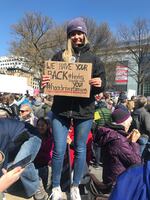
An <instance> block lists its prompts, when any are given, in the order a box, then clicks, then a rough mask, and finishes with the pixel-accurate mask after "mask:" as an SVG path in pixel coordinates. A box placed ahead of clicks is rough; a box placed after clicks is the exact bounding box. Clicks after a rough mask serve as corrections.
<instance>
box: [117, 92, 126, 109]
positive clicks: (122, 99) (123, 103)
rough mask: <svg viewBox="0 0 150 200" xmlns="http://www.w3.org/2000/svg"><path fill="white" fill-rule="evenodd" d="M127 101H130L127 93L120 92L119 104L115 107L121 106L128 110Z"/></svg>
mask: <svg viewBox="0 0 150 200" xmlns="http://www.w3.org/2000/svg"><path fill="white" fill-rule="evenodd" d="M127 103H128V98H127V95H126V94H125V93H124V92H121V93H120V94H119V97H118V102H117V105H116V106H115V109H118V108H120V109H122V110H124V111H128V108H127ZM128 112H129V111H128Z"/></svg>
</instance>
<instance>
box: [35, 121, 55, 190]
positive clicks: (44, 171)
mask: <svg viewBox="0 0 150 200" xmlns="http://www.w3.org/2000/svg"><path fill="white" fill-rule="evenodd" d="M36 127H37V129H38V131H39V134H40V135H41V139H42V144H41V147H40V150H39V152H38V154H37V156H36V158H35V160H34V164H35V167H36V168H37V169H38V171H39V176H40V177H41V178H42V180H43V184H44V187H45V188H46V189H49V188H50V186H51V171H52V170H51V162H52V153H53V148H54V140H53V136H52V130H51V127H50V123H49V122H48V120H47V119H45V118H43V117H41V118H39V119H38V121H37V125H36Z"/></svg>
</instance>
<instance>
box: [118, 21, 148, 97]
mask: <svg viewBox="0 0 150 200" xmlns="http://www.w3.org/2000/svg"><path fill="white" fill-rule="evenodd" d="M118 33H119V41H121V43H119V45H120V44H122V45H120V46H121V48H124V50H125V51H126V53H127V54H129V55H130V56H131V57H132V59H133V60H134V61H135V63H136V65H137V67H133V66H132V67H130V66H129V75H130V76H132V77H133V78H134V79H135V81H136V82H137V94H143V92H144V91H143V86H144V82H145V81H147V80H148V77H150V68H149V65H150V21H149V20H146V19H141V18H137V19H136V20H135V21H134V23H133V25H131V26H130V27H127V26H125V25H122V26H120V27H119V30H118Z"/></svg>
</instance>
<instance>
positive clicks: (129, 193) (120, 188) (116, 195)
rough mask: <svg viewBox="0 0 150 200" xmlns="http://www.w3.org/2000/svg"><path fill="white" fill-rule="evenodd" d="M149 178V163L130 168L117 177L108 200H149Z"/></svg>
mask: <svg viewBox="0 0 150 200" xmlns="http://www.w3.org/2000/svg"><path fill="white" fill-rule="evenodd" d="M133 177H135V178H133ZM149 177H150V161H147V162H146V163H144V164H141V165H135V166H134V167H130V168H129V169H128V170H126V171H125V172H123V173H122V174H121V175H119V177H118V179H117V182H116V185H115V187H114V189H113V191H112V193H111V196H110V198H109V200H116V199H121V200H137V199H138V200H149V199H150V189H149V188H150V178H149ZM129 187H130V189H129Z"/></svg>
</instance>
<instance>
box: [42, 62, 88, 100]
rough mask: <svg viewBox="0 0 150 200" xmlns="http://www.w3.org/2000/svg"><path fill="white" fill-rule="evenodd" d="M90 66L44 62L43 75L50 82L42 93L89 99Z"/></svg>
mask: <svg viewBox="0 0 150 200" xmlns="http://www.w3.org/2000/svg"><path fill="white" fill-rule="evenodd" d="M91 73H92V64H91V63H68V62H58V61H46V62H45V75H49V77H50V81H49V83H48V84H47V86H46V87H45V89H44V93H46V94H50V95H59V96H75V97H89V96H90V84H89V80H90V79H91Z"/></svg>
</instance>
